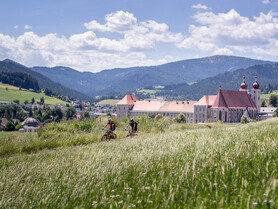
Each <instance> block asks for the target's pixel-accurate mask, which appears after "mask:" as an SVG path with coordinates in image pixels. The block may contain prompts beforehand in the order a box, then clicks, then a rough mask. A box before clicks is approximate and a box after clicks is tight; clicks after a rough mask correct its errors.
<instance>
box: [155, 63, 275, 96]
mask: <svg viewBox="0 0 278 209" xmlns="http://www.w3.org/2000/svg"><path fill="white" fill-rule="evenodd" d="M244 75H245V77H246V83H247V85H248V89H249V90H250V89H252V85H253V83H254V81H255V76H256V75H258V82H259V84H260V85H267V84H272V85H274V84H278V63H273V64H265V65H255V66H252V67H249V68H246V69H239V70H236V71H233V72H226V73H222V74H219V75H217V76H214V77H210V78H206V79H203V80H201V81H199V82H197V83H195V84H193V85H185V86H180V85H177V86H171V88H168V89H171V91H164V92H160V93H157V95H163V96H167V97H168V98H172V99H173V98H186V99H194V100H196V99H200V98H201V97H202V96H203V95H216V94H217V92H218V89H219V85H221V86H222V89H227V90H239V89H240V84H241V83H242V77H243V76H244Z"/></svg>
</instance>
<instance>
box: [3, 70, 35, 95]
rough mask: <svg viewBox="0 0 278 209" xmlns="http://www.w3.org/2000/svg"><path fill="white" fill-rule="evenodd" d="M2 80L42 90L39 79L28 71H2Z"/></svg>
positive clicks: (17, 85)
mask: <svg viewBox="0 0 278 209" xmlns="http://www.w3.org/2000/svg"><path fill="white" fill-rule="evenodd" d="M0 82H2V83H4V84H10V85H13V86H16V87H21V88H24V89H33V90H34V91H40V87H39V83H38V81H37V79H36V78H34V77H33V76H31V75H29V74H26V73H20V72H15V73H10V72H0Z"/></svg>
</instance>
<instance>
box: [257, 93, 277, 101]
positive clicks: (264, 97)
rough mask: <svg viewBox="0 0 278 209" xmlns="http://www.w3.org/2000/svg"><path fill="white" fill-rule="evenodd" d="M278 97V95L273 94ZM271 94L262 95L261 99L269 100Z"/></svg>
mask: <svg viewBox="0 0 278 209" xmlns="http://www.w3.org/2000/svg"><path fill="white" fill-rule="evenodd" d="M271 94H274V95H277V96H278V93H271ZM271 94H262V95H261V99H265V100H269V98H270V95H271Z"/></svg>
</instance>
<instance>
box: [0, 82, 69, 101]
mask: <svg viewBox="0 0 278 209" xmlns="http://www.w3.org/2000/svg"><path fill="white" fill-rule="evenodd" d="M41 97H44V102H45V104H49V105H55V104H63V105H66V104H67V102H65V101H62V100H60V99H57V98H55V97H49V96H46V95H44V94H43V93H35V92H29V91H26V90H19V88H17V87H15V86H11V85H8V84H2V83H1V82H0V101H6V102H13V101H14V100H16V99H18V100H19V101H20V103H23V102H24V101H26V100H28V101H29V102H31V100H32V98H34V99H35V101H36V102H39V101H40V98H41Z"/></svg>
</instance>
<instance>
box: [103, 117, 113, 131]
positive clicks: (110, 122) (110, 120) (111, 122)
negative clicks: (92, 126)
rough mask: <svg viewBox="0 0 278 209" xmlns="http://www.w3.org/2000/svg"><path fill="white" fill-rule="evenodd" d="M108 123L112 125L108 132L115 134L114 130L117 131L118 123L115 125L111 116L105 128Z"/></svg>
mask: <svg viewBox="0 0 278 209" xmlns="http://www.w3.org/2000/svg"><path fill="white" fill-rule="evenodd" d="M108 125H109V126H110V128H109V130H108V132H109V133H110V134H111V135H113V134H114V133H113V131H115V129H116V125H115V123H114V122H113V120H112V119H111V118H109V119H108V123H107V124H106V125H105V126H104V127H103V129H105V128H106V126H108Z"/></svg>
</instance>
